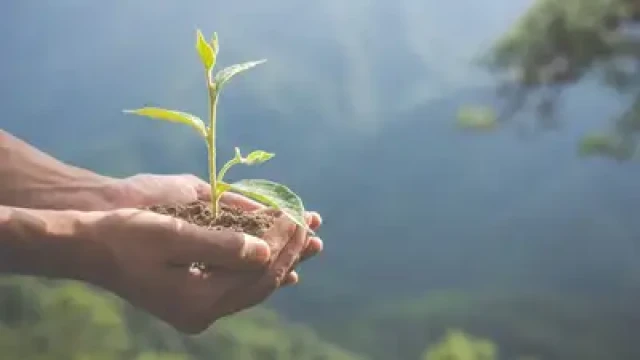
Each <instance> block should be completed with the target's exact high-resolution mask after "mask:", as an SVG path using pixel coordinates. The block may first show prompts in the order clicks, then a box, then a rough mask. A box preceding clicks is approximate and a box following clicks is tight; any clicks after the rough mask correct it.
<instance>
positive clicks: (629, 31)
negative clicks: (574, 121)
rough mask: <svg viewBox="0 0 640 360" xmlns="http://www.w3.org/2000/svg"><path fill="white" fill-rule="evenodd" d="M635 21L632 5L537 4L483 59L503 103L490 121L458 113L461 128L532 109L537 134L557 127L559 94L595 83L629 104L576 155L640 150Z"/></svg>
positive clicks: (554, 0) (627, 0) (639, 51)
mask: <svg viewBox="0 0 640 360" xmlns="http://www.w3.org/2000/svg"><path fill="white" fill-rule="evenodd" d="M639 23H640V1H637V0H537V1H536V2H535V3H534V5H533V6H532V7H531V8H530V9H529V10H528V11H527V12H526V13H525V14H524V15H523V16H522V17H521V18H520V19H519V21H518V22H517V23H516V24H515V25H514V26H513V27H512V28H511V29H510V30H509V31H508V32H507V33H506V34H504V35H503V36H502V38H500V39H499V40H498V41H497V42H496V43H495V44H494V46H493V47H492V48H491V49H490V51H489V52H488V54H486V56H485V57H483V58H482V59H481V64H482V65H483V66H484V67H486V68H488V69H489V70H490V71H491V72H492V73H494V74H496V75H498V77H499V79H500V84H499V86H498V89H497V93H498V96H499V97H500V98H501V99H503V100H505V105H504V106H501V108H500V111H498V114H496V115H495V116H493V118H492V119H491V120H487V119H488V117H487V114H486V112H484V111H478V110H476V111H475V112H472V113H468V112H467V113H464V116H460V117H459V118H458V122H459V125H461V126H463V127H466V128H471V129H474V128H475V129H478V128H479V129H482V130H485V129H487V128H493V127H494V126H495V125H497V124H500V123H503V122H506V121H508V120H513V118H514V116H515V115H516V113H518V112H519V111H521V110H523V109H525V108H527V107H529V106H530V105H531V106H533V109H534V110H535V112H536V113H537V114H538V115H539V116H538V119H539V121H538V123H537V125H538V126H539V128H542V129H552V128H556V127H557V126H558V119H557V118H556V116H555V114H556V107H557V103H558V101H559V97H560V95H561V94H562V92H563V91H565V90H566V89H567V88H570V87H572V86H574V85H576V84H577V83H578V82H579V81H580V80H586V79H592V78H600V79H601V80H602V82H603V84H604V85H605V86H606V87H607V88H610V89H613V90H615V91H616V92H617V93H618V94H620V96H622V97H625V98H629V99H630V101H631V106H630V107H629V109H628V110H627V111H625V112H623V113H622V114H620V115H619V116H618V117H616V118H615V119H614V123H613V126H612V127H611V129H609V130H607V131H604V132H602V133H599V134H594V135H590V136H587V137H585V138H584V139H583V141H582V142H581V144H580V146H579V152H580V154H582V155H585V156H590V155H603V156H607V157H610V158H614V159H617V160H626V159H629V158H630V157H632V156H633V155H635V154H636V153H637V152H638V151H639V150H638V144H639V143H638V138H637V137H638V134H639V133H640V67H639V65H640V36H639V34H640V33H639V32H638V31H637V30H638V25H639ZM478 119H483V120H482V121H480V120H478ZM494 123H495V124H494Z"/></svg>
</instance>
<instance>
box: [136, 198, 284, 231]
mask: <svg viewBox="0 0 640 360" xmlns="http://www.w3.org/2000/svg"><path fill="white" fill-rule="evenodd" d="M148 209H149V210H151V211H153V212H156V213H159V214H163V215H170V216H173V217H176V218H179V219H182V220H185V221H187V222H189V223H191V224H195V225H198V226H202V227H206V228H208V229H231V230H233V231H238V232H244V233H247V234H249V235H253V236H256V237H262V235H264V233H265V232H266V231H267V229H269V228H270V227H271V225H273V223H274V221H275V218H274V217H273V216H272V215H270V214H265V213H255V212H246V211H244V210H242V209H240V208H236V207H231V206H227V205H223V204H220V213H219V214H218V217H217V218H215V219H214V217H213V212H212V211H211V204H210V203H209V202H206V201H197V202H193V203H190V204H184V205H156V206H151V207H149V208H148Z"/></svg>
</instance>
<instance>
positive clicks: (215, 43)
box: [211, 32, 220, 65]
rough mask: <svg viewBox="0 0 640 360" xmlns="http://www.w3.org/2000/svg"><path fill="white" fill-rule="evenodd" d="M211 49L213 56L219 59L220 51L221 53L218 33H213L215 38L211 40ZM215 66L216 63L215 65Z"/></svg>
mask: <svg viewBox="0 0 640 360" xmlns="http://www.w3.org/2000/svg"><path fill="white" fill-rule="evenodd" d="M211 47H212V48H213V55H214V56H215V57H218V51H220V45H219V44H218V33H217V32H214V33H213V38H211ZM213 65H215V62H214V64H213Z"/></svg>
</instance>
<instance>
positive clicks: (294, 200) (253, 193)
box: [125, 30, 310, 231]
mask: <svg viewBox="0 0 640 360" xmlns="http://www.w3.org/2000/svg"><path fill="white" fill-rule="evenodd" d="M195 47H196V50H197V52H198V55H199V56H200V60H201V62H202V65H203V66H204V70H205V71H204V73H205V79H206V84H207V91H208V95H209V97H208V98H209V101H208V103H209V104H208V106H209V124H208V125H205V122H204V121H203V120H202V119H201V118H199V117H198V116H196V115H193V114H189V113H186V112H182V111H176V110H169V109H164V108H159V107H143V108H140V109H136V110H125V113H131V114H136V115H140V116H146V117H150V118H154V119H159V120H165V121H170V122H176V123H182V124H186V125H189V126H191V127H192V128H193V129H195V131H196V132H197V133H198V134H199V135H200V136H201V137H202V138H203V139H204V140H205V142H206V145H207V150H208V151H207V153H208V163H209V164H208V165H209V183H210V185H211V194H212V200H211V210H212V212H213V214H214V216H215V217H218V215H219V211H220V206H219V201H220V197H221V196H222V194H223V193H224V192H225V191H233V192H237V193H240V194H243V195H245V196H247V197H249V198H252V199H254V200H256V201H258V202H260V203H262V204H264V205H267V206H269V207H272V208H275V209H279V210H281V211H282V212H283V213H284V214H286V215H287V216H288V217H289V218H291V219H292V220H293V221H294V222H295V223H297V224H299V225H301V226H303V227H305V228H306V229H307V230H309V231H310V229H309V228H308V226H307V225H306V222H305V220H304V206H303V204H302V200H301V199H300V197H299V196H298V195H296V194H295V193H294V192H293V191H291V190H290V189H289V188H288V187H286V186H284V185H281V184H278V183H275V182H272V181H269V180H262V179H252V180H241V181H238V182H234V183H227V182H225V181H224V177H225V175H226V173H227V171H229V169H230V168H231V167H232V166H234V165H237V164H244V165H257V164H262V163H264V162H266V161H268V160H269V159H271V158H273V157H274V155H275V154H273V153H269V152H266V151H262V150H257V151H253V152H251V153H249V154H248V155H247V156H243V155H242V153H241V152H240V149H239V148H237V147H236V148H235V156H234V157H233V158H232V159H231V160H229V161H227V163H225V164H224V165H223V166H222V168H220V171H219V172H218V171H217V169H216V160H217V159H216V153H217V149H216V121H217V106H218V99H219V97H220V91H221V90H222V88H223V87H224V86H225V85H226V84H227V83H228V82H229V80H230V79H231V78H232V77H233V76H235V75H237V74H239V73H241V72H244V71H246V70H249V69H251V68H253V67H255V66H257V65H260V64H262V63H264V62H265V61H266V59H263V60H258V61H250V62H245V63H241V64H235V65H231V66H229V67H226V68H224V69H222V70H220V71H218V72H217V73H216V74H215V75H213V68H214V67H215V65H216V60H217V57H218V51H219V46H218V35H217V33H215V32H214V34H213V38H212V40H211V42H207V40H205V38H204V36H203V35H202V32H201V31H200V30H197V31H196V46H195Z"/></svg>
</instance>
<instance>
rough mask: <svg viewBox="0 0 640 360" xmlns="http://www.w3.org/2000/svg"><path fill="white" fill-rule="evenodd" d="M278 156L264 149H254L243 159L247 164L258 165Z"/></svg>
mask: <svg viewBox="0 0 640 360" xmlns="http://www.w3.org/2000/svg"><path fill="white" fill-rule="evenodd" d="M274 156H276V154H274V153H268V152H266V151H262V150H256V151H252V152H251V153H250V154H249V155H247V157H246V158H243V159H242V163H243V164H245V165H258V164H262V163H264V162H266V161H269V160H270V159H271V158H272V157H274Z"/></svg>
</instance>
